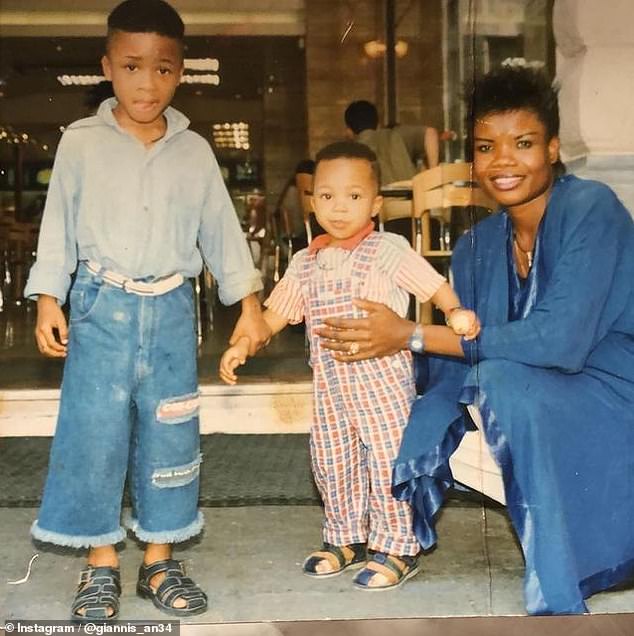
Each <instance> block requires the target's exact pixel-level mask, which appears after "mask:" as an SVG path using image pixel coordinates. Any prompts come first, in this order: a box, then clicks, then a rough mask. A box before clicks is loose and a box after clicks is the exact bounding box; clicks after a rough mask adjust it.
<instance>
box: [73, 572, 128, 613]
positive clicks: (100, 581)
mask: <svg viewBox="0 0 634 636" xmlns="http://www.w3.org/2000/svg"><path fill="white" fill-rule="evenodd" d="M120 595H121V576H120V573H119V569H118V568H112V567H107V566H99V567H93V566H91V565H89V566H88V567H86V568H85V569H83V570H82V571H81V572H80V573H79V583H78V590H77V593H76V594H75V600H74V601H73V605H72V607H71V612H72V614H73V616H75V617H77V618H102V619H103V618H105V619H113V618H115V617H116V616H117V614H118V612H119V596H120ZM80 610H84V612H83V613H79V612H80ZM108 610H112V613H111V614H110V613H109V611H108Z"/></svg>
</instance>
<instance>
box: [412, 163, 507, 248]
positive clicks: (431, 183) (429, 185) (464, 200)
mask: <svg viewBox="0 0 634 636" xmlns="http://www.w3.org/2000/svg"><path fill="white" fill-rule="evenodd" d="M412 195H413V196H412V198H413V208H412V214H413V215H414V217H415V218H417V219H421V226H422V227H421V237H420V238H421V242H420V249H419V251H420V253H421V254H423V256H450V255H451V250H450V249H448V248H447V246H445V247H444V248H441V249H436V250H432V248H431V237H430V226H431V224H430V217H431V216H434V217H437V218H439V219H440V220H441V222H442V221H449V218H448V217H449V215H450V213H451V209H452V208H456V207H458V208H466V207H471V206H472V207H478V208H486V209H488V210H495V209H496V207H497V205H496V203H495V201H493V200H492V199H491V198H490V197H488V196H487V195H486V194H485V193H484V191H483V190H482V189H481V188H480V186H479V185H478V184H477V182H476V181H475V177H474V176H473V167H472V165H471V164H470V163H466V162H460V163H441V164H439V165H438V166H436V167H435V168H431V169H429V170H424V171H423V172H420V173H418V174H417V175H415V176H414V178H413V179H412Z"/></svg>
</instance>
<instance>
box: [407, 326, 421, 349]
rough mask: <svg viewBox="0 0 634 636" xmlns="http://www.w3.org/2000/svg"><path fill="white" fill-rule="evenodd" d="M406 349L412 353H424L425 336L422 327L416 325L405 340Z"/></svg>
mask: <svg viewBox="0 0 634 636" xmlns="http://www.w3.org/2000/svg"><path fill="white" fill-rule="evenodd" d="M407 348H408V349H409V350H410V351H411V352H413V353H423V352H424V351H425V336H424V335H423V325H421V324H417V325H416V326H415V327H414V331H412V335H411V336H410V337H409V338H408V340H407Z"/></svg>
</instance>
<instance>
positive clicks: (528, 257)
mask: <svg viewBox="0 0 634 636" xmlns="http://www.w3.org/2000/svg"><path fill="white" fill-rule="evenodd" d="M513 245H515V247H516V248H517V251H518V252H520V253H521V254H524V255H525V256H526V260H527V261H528V269H530V268H531V267H532V266H533V250H525V249H522V248H521V247H520V244H519V243H518V242H517V236H515V234H513Z"/></svg>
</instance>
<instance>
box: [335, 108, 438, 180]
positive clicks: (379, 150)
mask: <svg viewBox="0 0 634 636" xmlns="http://www.w3.org/2000/svg"><path fill="white" fill-rule="evenodd" d="M344 120H345V124H346V132H347V135H348V136H349V137H351V138H353V139H355V140H356V141H358V142H359V143H362V144H365V145H366V146H368V148H370V149H371V150H372V151H374V154H376V156H377V159H378V162H379V168H380V176H381V185H382V186H384V185H387V184H389V183H394V182H395V181H406V180H408V179H411V178H412V177H413V176H414V175H415V174H416V173H417V172H420V170H422V169H425V168H433V167H435V166H437V165H438V161H439V136H438V131H437V130H436V129H435V128H432V127H431V126H412V125H399V126H394V127H393V128H382V127H379V115H378V113H377V110H376V106H375V105H374V104H373V103H372V102H368V101H365V100H359V101H355V102H352V103H351V104H350V105H349V106H348V107H347V108H346V110H345V113H344Z"/></svg>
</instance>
